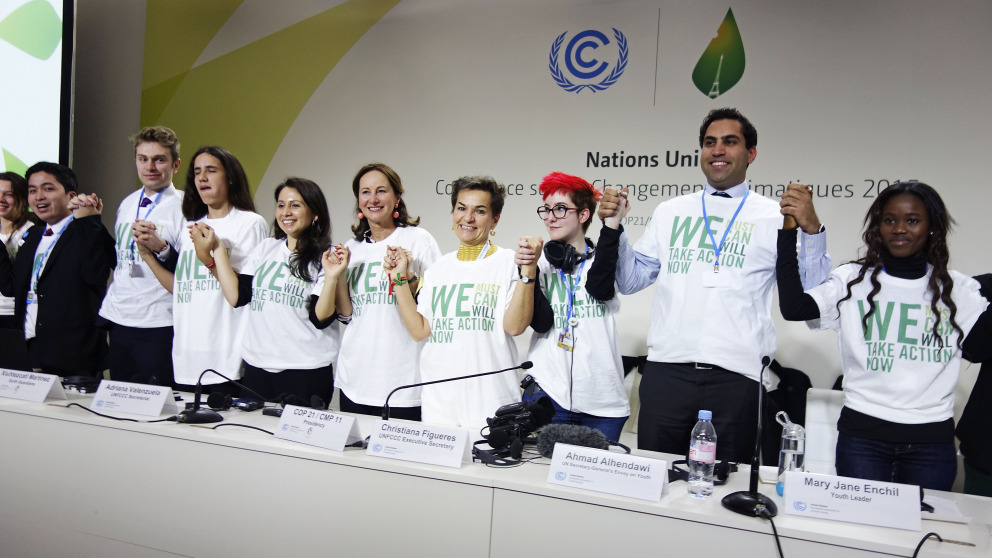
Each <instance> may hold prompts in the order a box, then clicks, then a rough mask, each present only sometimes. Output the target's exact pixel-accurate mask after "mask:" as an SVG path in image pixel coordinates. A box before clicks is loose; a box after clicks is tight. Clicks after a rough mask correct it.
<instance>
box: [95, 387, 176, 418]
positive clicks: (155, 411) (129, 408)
mask: <svg viewBox="0 0 992 558" xmlns="http://www.w3.org/2000/svg"><path fill="white" fill-rule="evenodd" d="M90 409H92V410H94V411H98V412H101V413H105V412H113V413H130V414H133V415H143V416H147V417H157V416H159V415H161V414H163V413H165V414H169V415H174V414H176V413H178V412H179V409H178V408H177V407H176V400H175V397H173V395H172V388H171V387H166V386H153V385H148V384H135V383H131V382H118V381H114V380H103V381H102V382H100V387H98V388H97V390H96V395H94V396H93V400H92V401H91V402H90Z"/></svg>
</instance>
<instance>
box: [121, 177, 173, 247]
mask: <svg viewBox="0 0 992 558" xmlns="http://www.w3.org/2000/svg"><path fill="white" fill-rule="evenodd" d="M164 191H165V188H162V189H161V190H159V191H158V195H156V196H155V199H154V200H152V203H151V204H149V206H148V211H146V212H145V218H144V219H143V221H147V220H148V216H149V215H151V213H152V210H153V209H155V206H156V205H158V200H159V198H161V197H162V192H164ZM149 199H150V198H149ZM144 200H145V189H144V188H142V189H141V194H140V195H139V196H138V207H137V209H135V210H134V219H135V221H137V220H138V218H139V217H140V216H141V202H143V201H144ZM128 250H129V251H130V252H131V255H132V259H134V260H137V259H138V255H137V254H136V253H135V252H134V228H133V225H132V230H131V247H130V248H128Z"/></svg>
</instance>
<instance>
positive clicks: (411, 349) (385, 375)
mask: <svg viewBox="0 0 992 558" xmlns="http://www.w3.org/2000/svg"><path fill="white" fill-rule="evenodd" d="M351 186H352V192H354V194H355V210H356V212H357V215H358V224H356V225H355V226H353V227H352V228H351V230H352V232H353V233H354V237H353V238H349V239H348V241H347V242H346V243H345V248H346V249H347V251H348V252H349V256H350V259H349V261H348V272H347V280H345V281H338V291H337V310H338V313H339V314H341V316H342V317H343V318H342V319H343V321H346V323H347V324H348V325H347V327H345V329H344V334H343V335H342V337H341V351H340V353H339V354H338V366H337V375H336V377H335V379H334V380H335V385H336V386H337V388H338V389H339V390H340V398H341V410H342V411H344V412H347V413H360V414H365V415H373V416H380V415H381V414H382V406H383V404H384V403H385V402H386V396H387V395H389V392H390V391H392V390H393V389H395V388H397V387H399V386H403V385H410V384H415V383H417V382H419V381H420V351H421V349H422V348H423V346H424V342H423V341H421V342H417V341H414V340H413V339H411V338H410V336H409V335H408V334H407V332H406V327H405V326H404V325H403V320H402V318H400V313H399V310H398V309H397V307H396V296H395V295H394V294H393V293H391V292H390V286H389V277H388V275H387V273H386V272H385V271H384V268H383V259H384V258H385V257H386V249H387V247H388V246H399V247H402V248H403V249H405V250H408V251H409V252H410V254H411V256H412V258H413V261H412V262H411V264H410V266H409V268H408V269H407V271H408V272H409V273H410V274H411V275H410V277H409V283H408V284H407V285H406V286H404V287H400V288H404V289H413V292H416V285H417V283H418V279H417V277H419V276H420V275H422V274H423V272H424V270H425V269H427V268H428V267H430V265H431V264H433V263H434V261H435V260H437V259H438V258H439V257H440V256H441V250H440V248H438V246H437V241H435V240H434V237H433V236H431V234H430V233H429V232H427V231H426V230H424V229H422V228H420V227H418V226H417V225H418V224H419V223H420V219H418V218H413V217H411V216H410V213H409V211H408V210H407V207H406V203H404V201H403V182H402V181H401V180H400V177H399V175H398V174H397V173H396V171H394V170H393V169H392V168H390V167H389V166H388V165H385V164H383V163H370V164H367V165H365V166H363V167H362V168H361V169H359V170H358V172H357V173H356V174H355V178H354V180H352V184H351ZM382 339H389V340H390V347H389V350H388V351H383V350H379V349H378V347H379V346H380V345H379V343H380V342H381V340H382ZM389 408H390V416H392V417H395V418H400V419H406V420H420V389H419V388H411V389H406V390H401V391H398V392H396V394H395V395H393V397H392V398H391V399H390V400H389Z"/></svg>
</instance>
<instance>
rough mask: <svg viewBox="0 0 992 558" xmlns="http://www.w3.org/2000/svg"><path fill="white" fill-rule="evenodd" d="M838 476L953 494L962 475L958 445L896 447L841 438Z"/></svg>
mask: <svg viewBox="0 0 992 558" xmlns="http://www.w3.org/2000/svg"><path fill="white" fill-rule="evenodd" d="M836 465H837V474H838V475H840V476H842V477H852V478H856V479H866V480H877V481H884V482H898V483H901V484H915V485H918V486H920V487H922V488H928V489H932V490H944V491H949V490H950V489H951V485H952V484H954V477H955V476H956V475H957V472H958V460H957V455H956V451H955V449H954V443H953V442H949V443H946V444H895V443H892V442H879V441H876V440H867V439H865V438H856V437H854V436H848V435H846V434H843V433H841V434H838V435H837V456H836Z"/></svg>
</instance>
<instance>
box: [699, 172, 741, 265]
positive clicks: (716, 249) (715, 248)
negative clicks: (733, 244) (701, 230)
mask: <svg viewBox="0 0 992 558" xmlns="http://www.w3.org/2000/svg"><path fill="white" fill-rule="evenodd" d="M750 194H751V190H748V191H747V193H745V194H744V198H743V199H742V200H741V204H740V205H738V206H737V211H735V212H734V216H733V217H731V218H730V222H729V223H727V228H725V229H723V238H721V239H720V245H719V246H717V245H716V239H715V238H713V230H712V229H710V220H709V217H707V216H706V193H703V224H705V225H706V234H708V235H710V244H712V245H713V252H714V253H715V254H716V256H715V258H714V260H713V273H719V272H720V250H722V249H723V243H724V242H726V240H727V233H729V232H730V229H731V228H733V226H734V221H736V220H737V215H738V214H739V213H740V212H741V208H743V207H744V202H746V201H747V197H748V196H749V195H750Z"/></svg>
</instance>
